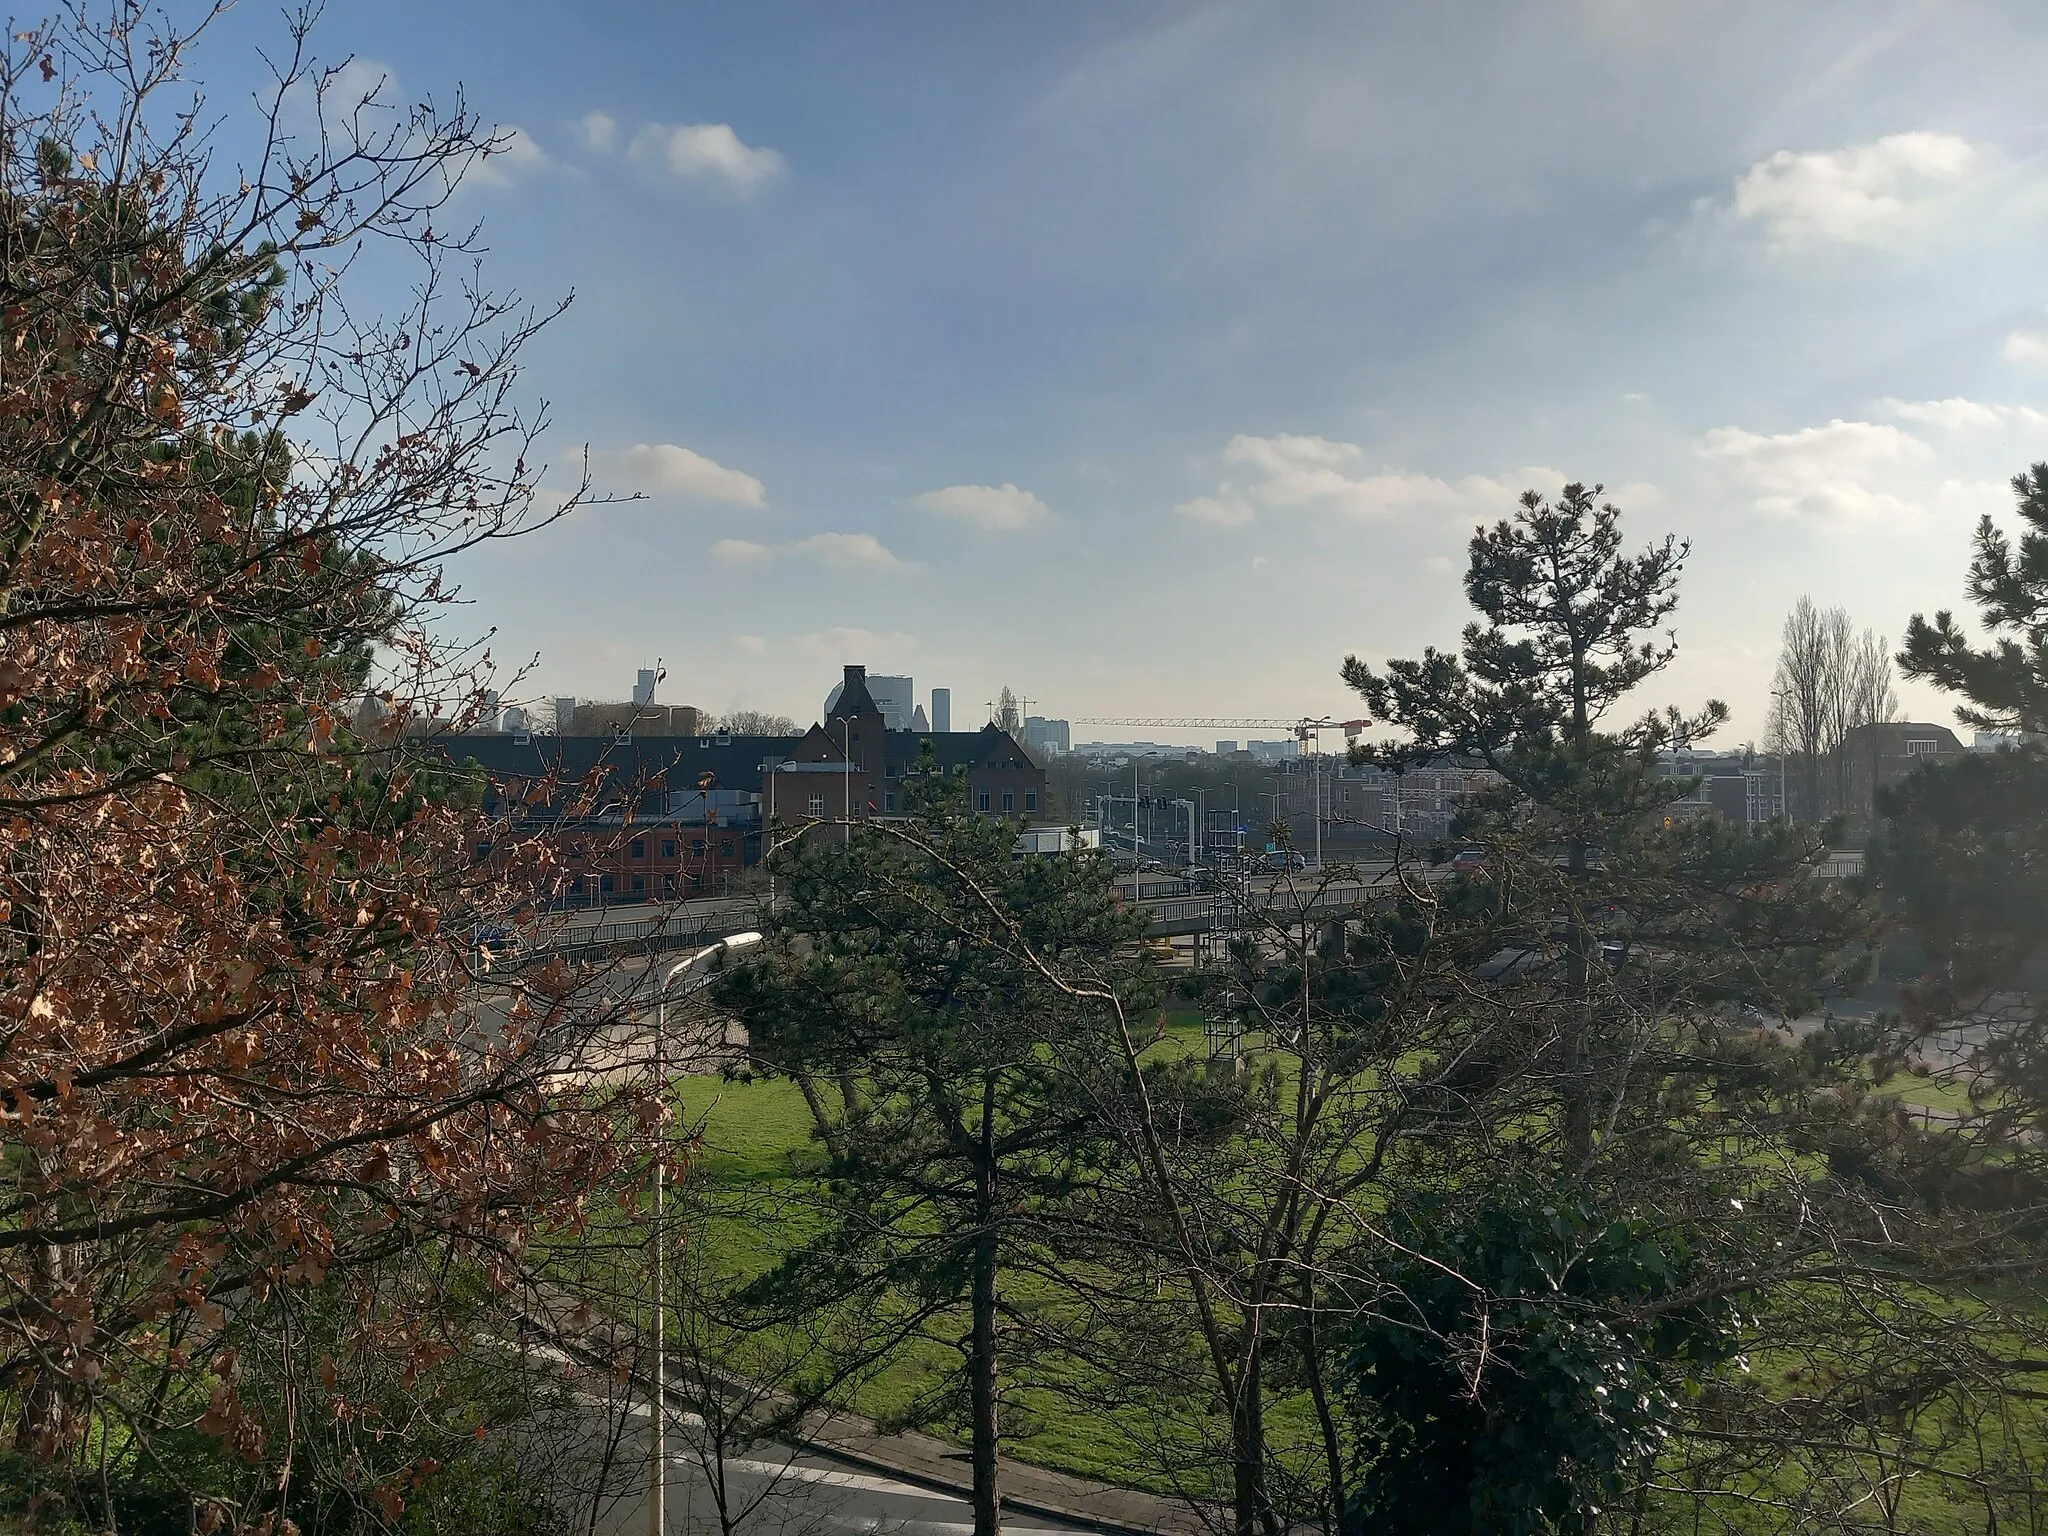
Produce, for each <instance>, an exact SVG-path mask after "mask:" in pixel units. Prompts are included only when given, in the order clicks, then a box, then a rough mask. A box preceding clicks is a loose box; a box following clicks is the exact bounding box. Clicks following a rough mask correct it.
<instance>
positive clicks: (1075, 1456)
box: [680, 1012, 1973, 1536]
mask: <svg viewBox="0 0 2048 1536" xmlns="http://www.w3.org/2000/svg"><path fill="white" fill-rule="evenodd" d="M1204 1049H1205V1041H1204V1037H1203V1033H1202V1025H1201V1021H1200V1018H1199V1016H1197V1015H1193V1014H1181V1013H1178V1012H1176V1013H1173V1014H1170V1015H1169V1030H1168V1033H1167V1036H1166V1037H1165V1038H1164V1039H1163V1040H1161V1041H1160V1042H1159V1043H1158V1044H1157V1045H1155V1046H1154V1047H1153V1050H1154V1051H1155V1052H1157V1053H1160V1054H1163V1055H1170V1056H1186V1055H1193V1054H1197V1053H1200V1052H1201V1051H1202V1050H1204ZM1871 1092H1872V1095H1873V1097H1877V1098H1884V1099H1892V1100H1896V1101H1898V1102H1899V1103H1901V1104H1903V1105H1906V1106H1909V1107H1931V1108H1934V1109H1936V1110H1948V1111H1951V1112H1953V1111H1956V1110H1966V1109H1968V1108H1969V1098H1968V1095H1967V1093H1966V1091H1965V1090H1964V1089H1963V1088H1962V1087H1961V1086H1960V1085H1958V1084H1955V1083H1952V1082H1949V1081H1946V1080H1944V1079H1941V1078H1939V1077H1920V1076H1915V1075H1913V1074H1910V1073H1899V1074H1897V1075H1895V1076H1893V1077H1891V1078H1890V1079H1889V1080H1888V1081H1886V1082H1885V1083H1883V1084H1881V1085H1877V1084H1874V1085H1872V1088H1871ZM680 1100H681V1103H680V1111H681V1117H682V1124H683V1125H684V1126H685V1127H686V1128H688V1130H689V1131H690V1132H691V1133H693V1134H694V1135H695V1136H696V1138H697V1146H696V1150H695V1155H694V1171H693V1175H692V1177H693V1178H695V1179H698V1180H701V1181H703V1183H702V1185H701V1186H700V1187H702V1188H704V1189H705V1190H707V1191H709V1192H714V1193H717V1194H720V1195H722V1196H723V1197H724V1198H721V1199H718V1200H716V1201H715V1202H714V1204H715V1205H716V1206H717V1207H719V1208H722V1209H723V1210H725V1211H727V1212H728V1213H729V1214H724V1215H718V1214H714V1215H713V1216H711V1217H710V1219H709V1220H708V1221H707V1224H706V1225H705V1227H704V1228H703V1230H702V1236H701V1240H702V1241H704V1242H705V1243H707V1244H708V1245H709V1246H710V1248H711V1249H712V1253H711V1255H710V1257H711V1259H712V1262H713V1267H714V1268H716V1269H718V1270H719V1271H721V1272H723V1273H726V1274H733V1275H738V1274H748V1273H755V1272H758V1271H759V1270H761V1269H763V1268H765V1267H767V1266H768V1265H770V1264H772V1263H773V1262H774V1259H775V1258H776V1256H777V1255H778V1254H779V1253H780V1252H781V1251H782V1250H783V1248H784V1247H785V1246H786V1245H787V1244H788V1243H790V1242H791V1241H792V1240H793V1234H794V1233H795V1232H797V1231H798V1230H800V1229H801V1222H802V1217H801V1214H800V1213H801V1211H802V1196H803V1195H804V1194H805V1192H806V1191H807V1190H808V1188H809V1181H810V1169H812V1168H814V1167H815V1166H816V1159H817V1157H818V1149H817V1146H816V1142H815V1139H814V1136H813V1133H812V1121H811V1114H810V1110H809V1108H808V1106H807V1105H806V1104H805V1103H804V1099H803V1095H802V1093H801V1092H800V1091H799V1090H798V1088H797V1087H796V1085H795V1084H793V1083H791V1082H788V1081H786V1080H782V1079H775V1078H763V1079H755V1080H725V1079H720V1078H714V1077H705V1078H694V1079H687V1080H685V1081H684V1082H683V1083H681V1085H680ZM777 1196H786V1197H787V1198H788V1199H789V1201H790V1205H789V1206H788V1207H787V1208H786V1214H785V1215H784V1216H783V1217H782V1218H781V1219H780V1220H779V1221H772V1220H763V1219H762V1213H763V1212H766V1211H773V1210H774V1209H775V1205H774V1201H775V1199H776V1197H777ZM743 1212H744V1213H748V1214H742V1213H743ZM959 1365H960V1359H959V1355H958V1354H957V1352H955V1351H953V1350H951V1349H949V1348H947V1347H946V1346H945V1345H943V1344H941V1343H937V1342H929V1341H928V1342H923V1343H920V1344H919V1345H917V1346H915V1347H913V1348H911V1349H908V1350H906V1351H904V1352H903V1353H902V1355H901V1356H900V1357H899V1358H897V1359H896V1360H894V1361H893V1362H892V1363H891V1364H890V1365H889V1366H888V1367H887V1368H886V1369H885V1370H883V1371H881V1372H880V1373H879V1374H878V1375H876V1376H875V1377H874V1378H872V1379H871V1380H869V1381H868V1382H866V1383H865V1384H864V1386H863V1387H862V1389H861V1391H860V1393H859V1395H858V1397H857V1398H856V1400H855V1403H854V1406H855V1407H856V1408H857V1409H859V1410H860V1411H862V1412H863V1413H865V1414H866V1415H868V1416H869V1417H873V1418H878V1419H885V1420H886V1419H889V1418H891V1417H892V1416H895V1415H898V1414H900V1413H901V1412H902V1411H903V1410H904V1409H905V1408H906V1406H907V1405H909V1404H910V1403H911V1402H913V1401H914V1400H915V1399H916V1398H917V1397H918V1396H919V1395H920V1394H921V1393H922V1392H924V1391H925V1390H927V1389H928V1388H929V1387H930V1386H931V1385H932V1384H933V1383H934V1382H935V1381H938V1380H942V1379H945V1378H946V1377H948V1376H949V1375H951V1374H952V1373H956V1372H957V1371H958V1369H959ZM1297 1410H1298V1411H1297ZM1297 1419H1298V1420H1299V1421H1300V1422H1299V1423H1298V1425H1292V1426H1290V1421H1293V1420H1297ZM1269 1422H1270V1424H1271V1426H1272V1427H1273V1428H1275V1429H1277V1430H1279V1431H1280V1432H1281V1434H1282V1435H1283V1436H1285V1435H1286V1432H1287V1430H1288V1429H1289V1428H1290V1427H1293V1428H1295V1429H1297V1430H1298V1432H1299V1433H1300V1435H1301V1437H1302V1439H1303V1442H1304V1443H1306V1441H1307V1437H1308V1435H1309V1431H1310V1424H1309V1422H1308V1408H1307V1404H1306V1402H1305V1400H1304V1401H1303V1402H1302V1403H1300V1404H1293V1403H1288V1402H1285V1401H1282V1402H1280V1403H1277V1404H1275V1406H1274V1409H1273V1410H1272V1412H1271V1414H1270V1416H1269ZM1005 1437H1006V1450H1007V1453H1008V1454H1010V1455H1013V1456H1015V1457H1017V1458H1018V1459H1020V1460H1024V1461H1029V1462H1034V1463H1037V1464H1039V1465H1044V1466H1048V1467H1054V1468H1057V1469H1060V1470H1063V1471H1068V1472H1073V1473H1078V1474H1080V1475H1083V1476H1090V1477H1096V1478H1100V1479H1103V1480H1105V1481H1110V1482H1119V1483H1126V1484H1138V1485H1145V1484H1147V1483H1152V1484H1153V1486H1155V1487H1157V1486H1158V1484H1157V1483H1156V1482H1154V1481H1153V1479H1151V1478H1149V1477H1148V1476H1147V1475H1146V1473H1145V1471H1144V1458H1143V1457H1142V1456H1141V1455H1140V1453H1139V1450H1138V1448H1137V1447H1136V1446H1135V1445H1134V1444H1133V1443H1132V1442H1131V1441H1130V1440H1129V1439H1128V1438H1127V1437H1126V1436H1125V1435H1123V1434H1122V1433H1120V1432H1119V1428H1118V1426H1117V1425H1116V1424H1115V1423H1113V1422H1108V1421H1106V1420H1104V1419H1103V1418H1101V1417H1097V1416H1093V1415H1090V1414H1087V1413H1085V1412H1080V1411H1077V1409H1076V1407H1075V1404H1074V1402H1073V1401H1072V1399H1070V1398H1068V1397H1066V1396H1064V1395H1062V1394H1057V1393H1054V1392H1051V1391H1048V1390H1043V1389H1034V1388H1030V1387H1020V1388H1015V1389H1013V1391H1012V1393H1011V1396H1010V1398H1009V1406H1008V1407H1007V1408H1006V1424H1005ZM1161 1491H1170V1490H1165V1489H1162V1490H1161ZM1907 1504H1908V1507H1909V1511H1910V1515H1911V1517H1912V1519H1913V1520H1914V1521H1915V1522H1916V1526H1915V1528H1917V1529H1919V1530H1922V1531H1926V1532H1930V1533H1944V1536H1945V1533H1948V1532H1951V1531H1953V1532H1957V1533H1960V1532H1963V1531H1966V1530H1969V1529H1972V1528H1973V1526H1972V1525H1971V1523H1970V1521H1969V1519H1968V1518H1967V1517H1966V1515H1965V1513H1964V1512H1962V1511H1958V1510H1956V1509H1954V1508H1953V1507H1952V1506H1949V1505H1947V1504H1946V1502H1945V1501H1944V1500H1943V1499H1941V1498H1940V1497H1939V1496H1938V1495H1936V1494H1935V1492H1934V1490H1933V1489H1931V1488H1928V1489H1925V1490H1916V1491H1915V1492H1914V1493H1913V1494H1912V1495H1911V1496H1910V1497H1909V1498H1908V1500H1907Z"/></svg>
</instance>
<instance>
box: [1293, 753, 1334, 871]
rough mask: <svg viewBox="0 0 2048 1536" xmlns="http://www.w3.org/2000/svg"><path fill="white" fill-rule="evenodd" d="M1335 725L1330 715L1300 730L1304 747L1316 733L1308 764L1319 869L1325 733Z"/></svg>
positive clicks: (1318, 866)
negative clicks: (1311, 755) (1312, 754)
mask: <svg viewBox="0 0 2048 1536" xmlns="http://www.w3.org/2000/svg"><path fill="white" fill-rule="evenodd" d="M1335 723H1336V722H1335V721H1333V720H1332V719H1331V718H1330V717H1329V716H1328V715H1324V716H1323V717H1322V719H1320V720H1304V721H1302V722H1301V725H1300V727H1299V728H1298V729H1299V733H1300V737H1301V744H1302V745H1303V746H1307V745H1308V742H1309V732H1310V731H1314V732H1315V743H1316V749H1315V755H1314V756H1313V757H1311V758H1310V759H1309V763H1308V771H1309V779H1308V782H1309V803H1310V806H1311V808H1312V812H1313V814H1314V816H1315V819H1316V868H1317V869H1321V868H1322V867H1323V776H1322V768H1323V731H1324V729H1325V728H1326V727H1328V726H1331V725H1334V724H1335Z"/></svg>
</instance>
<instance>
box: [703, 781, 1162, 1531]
mask: <svg viewBox="0 0 2048 1536" xmlns="http://www.w3.org/2000/svg"><path fill="white" fill-rule="evenodd" d="M904 795H905V799H906V802H907V809H908V811H909V816H908V818H907V820H906V822H905V823H902V824H889V825H875V824H872V823H865V822H864V823H859V824H857V825H855V826H854V827H853V828H852V829H851V832H850V839H849V840H848V841H847V842H844V843H840V842H836V841H835V842H827V841H826V840H825V839H823V838H811V839H805V840H800V841H798V842H795V843H793V844H788V845H785V848H784V850H783V851H782V852H781V853H780V854H779V855H778V869H777V876H778V881H779V889H780V891H781V892H782V893H783V895H782V898H781V904H780V906H779V910H778V912H777V914H776V917H775V921H774V924H773V926H772V928H771V930H770V932H769V940H768V943H767V945H765V946H764V949H765V951H766V952H765V954H764V955H763V957H762V958H761V959H760V960H758V961H756V962H754V963H751V964H749V965H747V966H744V967H742V968H740V969H739V970H738V971H737V972H736V973H735V975H734V976H733V977H732V978H731V979H730V980H729V981H728V982H727V983H726V984H725V986H724V990H723V997H724V999H725V1001H726V1002H727V1003H728V1004H729V1005H730V1006H731V1007H732V1008H733V1009H734V1011H735V1013H736V1014H737V1016H738V1017H740V1018H741V1019H742V1020H743V1021H744V1022H745V1024H746V1026H747V1029H748V1036H749V1039H750V1041H751V1042H752V1051H753V1056H754V1058H755V1060H756V1061H757V1062H758V1063H759V1064H761V1065H762V1066H764V1067H766V1068H767V1069H769V1070H771V1071H774V1072H777V1073H781V1074H784V1075H786V1076H788V1077H790V1078H791V1079H793V1080H794V1081H795V1082H796V1083H797V1085H798V1086H799V1087H800V1088H801V1089H802V1091H803V1094H804V1098H805V1100H806V1102H807V1103H808V1104H809V1105H810V1108H811V1112H812V1116H813V1118H814V1121H815V1124H816V1133H817V1136H818V1140H819V1143H820V1145H821V1146H822V1148H823V1149H824V1158H823V1164H822V1166H821V1167H820V1168H819V1169H818V1170H817V1171H818V1173H819V1175H820V1178H821V1184H820V1193H819V1197H818V1201H817V1204H816V1207H815V1209H814V1211H813V1213H812V1214H813V1215H814V1216H815V1218H816V1220H817V1222H818V1224H819V1225H818V1230H817V1235H816V1236H815V1237H813V1238H811V1239H810V1240H809V1241H807V1242H805V1243H804V1244H802V1245H801V1246H800V1247H799V1248H797V1249H796V1250H795V1251H793V1252H792V1253H790V1254H789V1255H788V1256H787V1257H786V1258H785V1260H784V1261H783V1262H782V1263H781V1264H780V1266H779V1267H778V1268H777V1269H776V1270H775V1271H774V1272H773V1273H771V1274H770V1275H769V1276H768V1277H767V1278H766V1279H764V1280H763V1281H762V1282H761V1283H760V1284H759V1285H758V1286H757V1287H756V1288H755V1291H754V1295H753V1299H754V1301H755V1303H756V1304H757V1305H760V1306H762V1307H765V1308H769V1309H771V1310H772V1309H782V1310H785V1311H787V1312H788V1313H790V1314H792V1315H806V1314H808V1315H811V1316H814V1317H815V1316H822V1315H826V1314H833V1315H839V1316H845V1315H846V1314H847V1313H848V1312H851V1313H853V1314H855V1315H857V1316H859V1317H860V1318H861V1319H862V1324H861V1329H860V1332H861V1338H862V1342H861V1345H860V1347H861V1348H862V1349H864V1350H867V1351H870V1352H874V1353H877V1354H886V1353H888V1352H890V1351H892V1350H893V1349H895V1348H896V1347H898V1346H900V1345H901V1344H902V1343H904V1342H907V1341H908V1340H910V1339H913V1338H919V1337H924V1338H936V1339H939V1340H942V1341H943V1342H944V1343H946V1344H947V1345H949V1346H952V1347H954V1348H956V1349H957V1350H958V1351H959V1355H960V1360H961V1369H960V1371H959V1373H958V1374H957V1375H956V1376H954V1377H952V1378H951V1379H950V1381H949V1382H948V1383H947V1386H946V1390H945V1391H944V1392H943V1393H941V1394H940V1395H939V1396H937V1397H936V1398H934V1399H933V1400H931V1401H929V1402H926V1403H924V1404H921V1405H918V1407H917V1408H916V1409H913V1411H912V1413H913V1416H915V1415H916V1414H918V1413H932V1414H940V1413H944V1414H951V1415H954V1416H957V1417H958V1418H961V1419H964V1421H965V1423H966V1426H967V1429H968V1434H969V1440H970V1445H971V1462H972V1470H973V1484H974V1492H973V1506H974V1519H975V1529H976V1531H977V1532H979V1533H992V1532H994V1531H995V1530H996V1529H997V1528H998V1522H999V1514H998V1510H999V1505H1000V1449H1001V1413H1000V1401H1001V1398H1002V1395H1003V1393H1004V1390H1005V1382H1004V1372H1005V1368H1006V1362H1007V1360H1008V1352H1009V1350H1010V1349H1011V1348H1012V1344H1011V1342H1010V1339H1011V1334H1012V1330H1011V1324H1012V1322H1013V1321H1014V1320H1015V1319H1016V1317H1017V1315H1018V1314H1017V1310H1016V1309H1017V1305H1018V1303H1017V1298H1016V1296H1015V1295H1014V1294H1013V1289H1012V1286H1011V1284H1010V1282H1009V1279H1008V1277H1009V1272H1010V1269H1011V1267H1012V1266H1013V1265H1015V1264H1017V1263H1019V1262H1021V1261H1022V1260H1024V1259H1025V1258H1026V1257H1027V1256H1029V1257H1031V1258H1032V1259H1034V1260H1038V1259H1042V1256H1043V1255H1044V1254H1045V1253H1046V1252H1047V1251H1048V1249H1049V1247H1050V1246H1051V1244H1052V1234H1053V1232H1054V1230H1055V1229H1056V1227H1057V1224H1058V1221H1059V1214H1060V1210H1061V1207H1062V1205H1063V1203H1064V1202H1066V1201H1067V1200H1069V1199H1070V1198H1071V1196H1072V1193H1073V1191H1074V1189H1075V1187H1076V1185H1077V1183H1078V1182H1080V1181H1082V1180H1083V1179H1084V1178H1085V1177H1086V1175H1087V1173H1088V1171H1089V1170H1090V1168H1091V1167H1092V1166H1094V1165H1095V1164H1096V1163H1098V1162H1099V1160H1100V1159H1101V1158H1102V1157H1104V1156H1105V1155H1107V1140H1108V1136H1109V1130H1108V1127H1106V1126H1105V1125H1104V1124H1103V1123H1102V1121H1101V1120H1100V1119H1099V1117H1098V1116H1097V1115H1096V1114H1095V1113H1094V1112H1093V1111H1092V1110H1091V1108H1090V1103H1091V1099H1094V1098H1099V1097H1100V1094H1099V1093H1098V1094H1093V1095H1091V1094H1089V1093H1086V1092H1081V1091H1077V1088H1076V1083H1077V1081H1078V1080H1095V1079H1099V1078H1100V1077H1101V1076H1102V1074H1104V1073H1105V1072H1110V1071H1112V1066H1111V1063H1112V1061H1113V1054H1114V1053H1113V1047H1112V1046H1111V1045H1110V1043H1109V1040H1110V1027H1111V1026H1110V1022H1109V1015H1108V1014H1107V1013H1106V1011H1105V1010H1104V1009H1103V1007H1102V1006H1101V1005H1100V1004H1096V1003H1090V1002H1087V1001H1084V1000H1081V999H1078V998H1076V997H1075V996H1074V995H1073V994H1072V993H1071V992H1070V991H1068V990H1066V989H1065V988H1063V987H1061V986H1059V985H1057V984H1055V981H1054V977H1055V976H1060V977H1065V976H1072V975H1085V976H1089V977H1093V978H1096V979H1098V980H1101V981H1106V982H1107V983H1109V984H1110V985H1112V986H1114V988H1115V989H1116V991H1117V993H1118V995H1120V996H1123V997H1126V998H1128V999H1129V1000H1131V1001H1132V1002H1134V1003H1135V1002H1136V1001H1137V1000H1139V999H1140V998H1142V997H1143V996H1144V995H1146V993H1147V990H1148V988H1149V985H1150V983H1149V980H1148V974H1147V971H1146V969H1145V965H1144V961H1143V957H1142V954H1141V952H1140V951H1139V949H1138V947H1137V944H1136V939H1137V936H1138V934H1139V933H1140V932H1141V931H1142V924H1143V919H1142V917H1141V916H1138V915H1136V914H1134V913H1132V912H1131V911H1129V910H1127V909H1125V908H1123V907H1121V906H1120V905H1119V904H1118V902H1117V900H1116V896H1115V892H1114V888H1113V885H1112V877H1113V867H1112V866H1111V865H1110V864H1109V862H1108V861H1107V860H1105V859H1103V858H1101V857H1099V856H1096V855H1090V854H1073V855H1060V856H1056V857H1050V858H1026V859H1021V860H1019V859H1016V858H1014V857H1013V855H1012V845H1013V844H1014V841H1015V832H1014V829H1013V828H1011V827H1009V826H1007V825H1005V824H1004V823H1002V822H1000V821H992V820H990V819H989V818H987V817H980V816H975V815H973V814H971V813H970V812H969V811H968V809H967V804H966V792H965V785H964V783H962V782H961V781H959V780H957V779H953V778H951V777H949V776H944V775H941V774H940V773H938V771H937V768H936V765H935V764H934V763H933V761H932V759H931V756H930V749H929V747H928V748H927V750H926V754H925V756H924V758H923V759H922V760H921V762H920V764H919V765H918V766H917V768H916V769H915V770H914V771H913V772H912V773H911V774H910V775H909V776H907V777H906V779H905V780H904Z"/></svg>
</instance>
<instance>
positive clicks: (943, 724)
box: [932, 688, 953, 735]
mask: <svg viewBox="0 0 2048 1536" xmlns="http://www.w3.org/2000/svg"><path fill="white" fill-rule="evenodd" d="M932 729H933V730H934V731H936V732H938V733H940V734H941V735H943V734H944V733H945V732H947V731H950V730H951V729H953V690H952V689H950V688H934V689H933V690H932Z"/></svg>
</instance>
